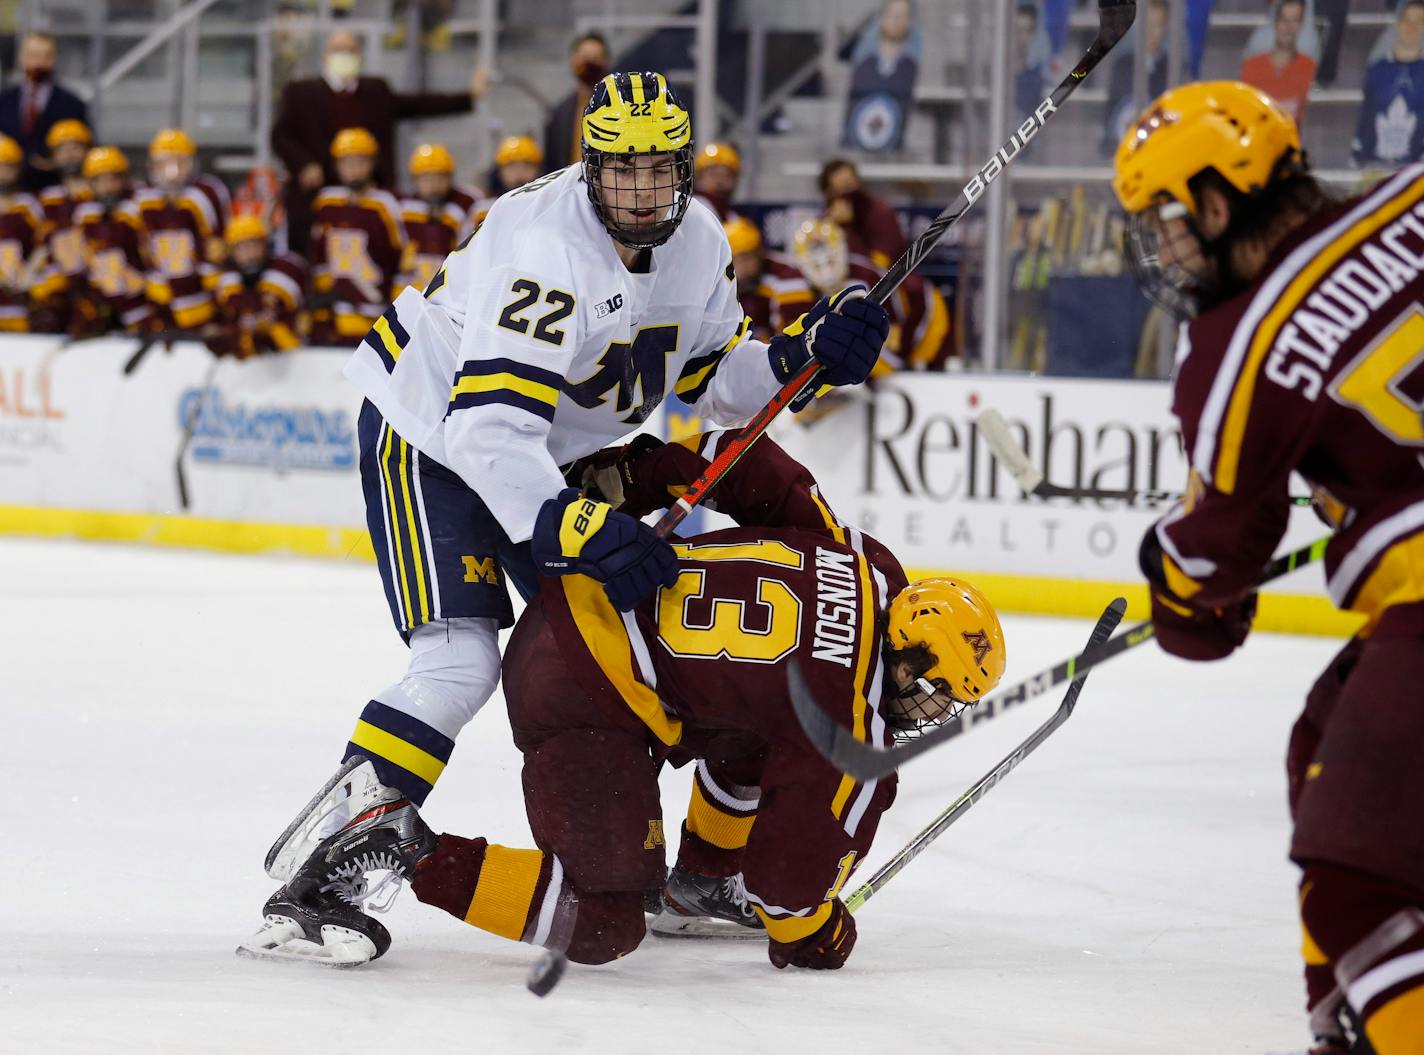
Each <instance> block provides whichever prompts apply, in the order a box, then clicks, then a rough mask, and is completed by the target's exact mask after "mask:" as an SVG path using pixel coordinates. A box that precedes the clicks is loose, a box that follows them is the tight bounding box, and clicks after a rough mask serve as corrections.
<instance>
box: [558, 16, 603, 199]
mask: <svg viewBox="0 0 1424 1055" xmlns="http://www.w3.org/2000/svg"><path fill="white" fill-rule="evenodd" d="M612 63H613V59H612V57H611V56H610V55H609V52H608V41H606V40H604V39H603V37H602V36H601V35H599V34H598V33H585V34H584V35H583V36H581V37H579V38H578V39H577V40H575V41H574V43H573V46H572V47H571V48H569V72H570V73H572V74H573V75H574V79H575V80H576V81H577V82H578V83H577V84H576V85H575V86H574V91H573V94H571V95H568V96H565V97H564V99H563V101H562V102H560V103H559V104H558V105H557V106H555V107H554V108H553V109H552V110H550V111H549V119H548V120H547V121H546V122H545V124H544V171H545V172H553V171H554V170H555V169H561V168H564V167H565V166H566V165H572V164H573V163H574V162H575V161H578V160H579V159H580V158H581V157H582V156H583V151H582V150H581V149H580V147H579V137H580V136H581V135H582V133H583V123H582V120H581V119H582V117H583V108H584V107H585V106H587V105H588V97H589V96H590V95H591V94H592V93H593V89H594V86H595V85H597V84H598V82H599V81H601V80H603V78H604V77H605V76H606V75H607V74H608V72H609V70H611V69H612V68H613V67H612Z"/></svg>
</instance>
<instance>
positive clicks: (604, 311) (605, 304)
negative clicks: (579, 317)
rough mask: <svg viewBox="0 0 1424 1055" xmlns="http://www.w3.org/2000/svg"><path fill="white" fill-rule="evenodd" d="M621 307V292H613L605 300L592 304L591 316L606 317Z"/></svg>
mask: <svg viewBox="0 0 1424 1055" xmlns="http://www.w3.org/2000/svg"><path fill="white" fill-rule="evenodd" d="M622 307H623V294H621V293H615V294H613V296H611V297H609V298H608V299H607V300H605V301H600V302H599V303H598V304H595V305H594V306H593V317H594V318H595V319H603V318H607V317H608V316H609V315H612V314H613V313H614V312H615V311H618V310H620V309H621V308H622Z"/></svg>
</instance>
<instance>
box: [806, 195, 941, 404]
mask: <svg viewBox="0 0 1424 1055" xmlns="http://www.w3.org/2000/svg"><path fill="white" fill-rule="evenodd" d="M791 245H792V251H793V253H794V255H795V260H796V265H797V266H798V267H799V268H800V269H801V273H802V274H803V275H805V276H806V278H807V280H809V282H810V283H811V295H812V296H813V297H816V298H820V297H827V296H831V295H832V294H834V293H835V292H836V291H837V290H840V289H843V288H844V287H845V286H846V284H847V283H851V282H859V283H861V284H862V285H864V286H865V287H866V288H867V289H871V288H873V287H874V286H875V283H877V282H879V281H880V279H881V278H882V277H883V276H884V274H885V267H884V266H881V265H879V264H878V263H877V262H876V261H874V260H872V259H870V258H869V257H867V256H864V255H863V254H861V253H857V252H855V250H854V247H853V246H851V245H850V244H849V242H848V241H847V238H846V234H845V232H844V231H843V230H842V229H841V228H840V227H839V226H838V225H836V224H835V223H833V222H831V221H830V220H829V219H827V218H825V217H822V218H820V219H816V220H807V221H806V222H805V223H803V224H802V225H801V227H800V228H799V229H798V230H797V232H796V235H795V237H794V238H793V239H792V243H791ZM900 288H901V289H902V290H903V289H904V288H905V287H904V286H901V287H900ZM923 290H924V293H923V295H922V296H921V297H920V298H918V299H916V300H914V301H911V300H909V298H905V297H901V296H899V295H898V293H897V295H896V296H894V297H892V298H891V299H890V303H888V304H886V305H885V309H886V311H887V312H888V313H889V316H890V336H889V338H888V339H887V340H886V341H885V347H884V348H883V349H882V350H881V352H880V362H879V363H877V364H876V367H875V370H874V372H872V374H871V375H870V376H871V377H872V378H875V377H880V376H883V375H885V374H888V373H891V372H892V371H895V370H903V369H905V368H906V367H907V366H908V367H913V368H914V369H918V370H925V369H934V370H940V369H943V368H944V365H945V362H946V360H947V359H948V357H949V356H950V355H951V354H952V352H953V350H954V347H953V342H952V341H951V340H950V319H949V308H948V306H947V305H946V304H945V301H944V297H943V296H942V295H941V294H940V292H939V290H938V289H936V288H935V287H934V285H933V284H932V283H928V282H926V283H924V284H923Z"/></svg>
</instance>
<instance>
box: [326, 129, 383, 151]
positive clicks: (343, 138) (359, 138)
mask: <svg viewBox="0 0 1424 1055" xmlns="http://www.w3.org/2000/svg"><path fill="white" fill-rule="evenodd" d="M380 152H381V148H380V147H379V146H377V145H376V137H375V136H373V135H372V134H371V133H370V132H368V131H366V130H365V129H364V128H343V129H342V130H341V131H340V132H337V133H336V136H335V137H334V138H333V139H332V141H331V156H332V157H334V158H349V157H355V156H357V155H361V156H364V157H375V156H376V155H377V154H379V153H380Z"/></svg>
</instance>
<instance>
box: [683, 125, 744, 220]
mask: <svg viewBox="0 0 1424 1055" xmlns="http://www.w3.org/2000/svg"><path fill="white" fill-rule="evenodd" d="M741 176H742V156H741V155H740V154H738V153H737V148H736V147H734V146H732V144H731V143H726V142H721V143H708V144H707V145H706V146H705V147H703V148H702V149H701V150H699V151H698V152H697V160H695V161H694V162H693V163H692V179H693V183H692V192H693V194H694V195H695V196H696V197H698V198H700V199H701V200H702V203H703V204H704V205H706V206H707V207H708V208H709V209H711V210H712V211H713V212H715V213H716V214H717V219H719V220H721V221H722V222H723V223H726V222H727V221H728V220H729V219H730V218H731V217H733V216H735V215H736V213H734V212H733V210H732V195H734V194H736V193H737V182H738V181H739V180H740V179H741Z"/></svg>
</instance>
